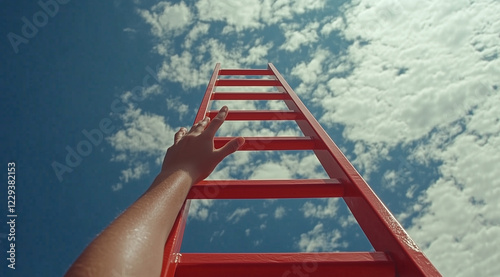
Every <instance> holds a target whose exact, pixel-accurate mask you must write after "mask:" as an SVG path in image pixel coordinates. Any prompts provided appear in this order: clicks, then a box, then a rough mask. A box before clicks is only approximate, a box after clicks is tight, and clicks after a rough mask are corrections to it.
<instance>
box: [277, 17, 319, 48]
mask: <svg viewBox="0 0 500 277" xmlns="http://www.w3.org/2000/svg"><path fill="white" fill-rule="evenodd" d="M281 28H282V29H283V30H284V32H285V38H286V41H285V43H283V45H281V46H280V49H284V50H287V51H290V52H294V51H297V49H299V48H300V47H301V46H303V45H305V46H309V45H311V44H314V43H315V42H316V41H318V38H319V37H318V33H317V29H318V28H319V22H311V23H308V24H307V25H306V26H305V27H302V26H301V25H299V24H285V23H283V24H281Z"/></svg>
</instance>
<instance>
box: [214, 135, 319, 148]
mask: <svg viewBox="0 0 500 277" xmlns="http://www.w3.org/2000/svg"><path fill="white" fill-rule="evenodd" d="M233 138H234V137H216V138H214V146H215V148H221V147H222V146H224V145H225V144H226V143H228V142H229V141H230V140H231V139H233ZM318 149H323V147H321V145H319V143H317V141H316V140H314V139H313V138H311V137H245V143H244V144H243V145H242V146H240V148H239V149H238V151H264V150H267V151H273V150H274V151H276V150H318Z"/></svg>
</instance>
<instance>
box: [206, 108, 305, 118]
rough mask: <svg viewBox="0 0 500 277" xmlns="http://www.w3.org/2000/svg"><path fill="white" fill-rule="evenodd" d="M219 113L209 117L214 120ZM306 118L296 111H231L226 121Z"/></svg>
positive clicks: (210, 113)
mask: <svg viewBox="0 0 500 277" xmlns="http://www.w3.org/2000/svg"><path fill="white" fill-rule="evenodd" d="M218 112H219V111H209V112H208V113H207V116H208V117H210V118H211V119H213V118H214V117H215V116H216V115H217V113H218ZM301 119H304V116H303V115H302V114H301V113H298V112H295V111H285V110H282V111H280V110H275V111H272V110H268V111H265V110H258V111H255V110H250V111H242V110H237V111H229V113H228V114H227V117H226V120H301Z"/></svg>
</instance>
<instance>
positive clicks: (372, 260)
mask: <svg viewBox="0 0 500 277" xmlns="http://www.w3.org/2000/svg"><path fill="white" fill-rule="evenodd" d="M175 276H176V277H184V276H203V277H220V276H241V277H256V276H258V277H281V276H283V277H286V276H289V277H292V276H324V277H327V276H328V277H331V276H352V277H354V276H356V277H359V276H371V277H373V276H395V272H394V265H393V263H392V261H391V260H390V257H388V256H387V255H386V254H385V253H383V252H354V253H245V254H243V253H228V254H226V253H224V254H221V253H208V254H198V253H183V254H182V256H181V257H180V261H179V265H178V268H177V272H176V275H175Z"/></svg>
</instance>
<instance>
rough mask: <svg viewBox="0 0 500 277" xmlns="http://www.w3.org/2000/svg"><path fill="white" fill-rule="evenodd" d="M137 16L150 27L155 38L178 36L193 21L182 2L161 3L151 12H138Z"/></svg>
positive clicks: (191, 15)
mask: <svg viewBox="0 0 500 277" xmlns="http://www.w3.org/2000/svg"><path fill="white" fill-rule="evenodd" d="M139 14H140V15H141V16H142V17H143V18H144V19H145V20H146V22H147V23H149V24H150V25H151V27H152V29H151V32H152V33H153V34H154V35H155V36H157V37H164V36H171V35H178V34H179V33H181V32H183V31H184V30H185V29H186V28H187V26H189V25H190V24H191V22H192V20H193V14H192V13H191V11H190V9H189V7H188V6H186V3H184V1H182V2H180V3H178V4H174V5H171V4H170V3H168V2H165V1H162V2H159V3H158V4H156V5H154V6H153V7H152V8H151V11H148V10H139Z"/></svg>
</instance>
